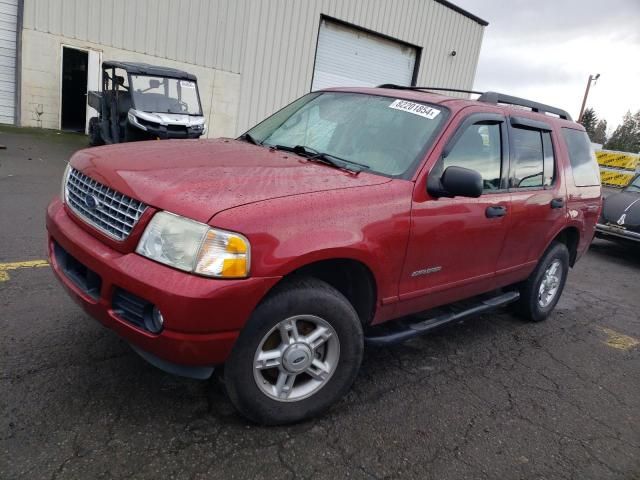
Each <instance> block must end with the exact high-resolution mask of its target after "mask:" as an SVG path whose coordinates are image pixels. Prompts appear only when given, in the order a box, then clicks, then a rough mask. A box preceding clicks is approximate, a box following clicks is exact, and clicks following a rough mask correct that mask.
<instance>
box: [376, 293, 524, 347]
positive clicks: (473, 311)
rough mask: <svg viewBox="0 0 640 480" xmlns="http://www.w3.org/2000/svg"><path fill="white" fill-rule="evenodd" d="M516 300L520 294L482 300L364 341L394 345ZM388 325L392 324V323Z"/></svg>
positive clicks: (377, 344)
mask: <svg viewBox="0 0 640 480" xmlns="http://www.w3.org/2000/svg"><path fill="white" fill-rule="evenodd" d="M518 298H520V292H506V293H502V294H500V295H498V296H496V297H491V298H487V299H485V300H482V301H480V302H479V303H476V304H475V305H472V306H471V307H469V308H467V309H465V310H462V311H458V312H451V313H445V314H442V315H439V316H437V317H434V318H428V319H426V320H422V321H420V322H416V323H409V324H404V325H403V327H404V328H402V329H400V330H396V331H394V332H391V333H386V334H383V335H375V333H374V334H373V335H371V336H365V338H364V341H365V343H366V344H367V345H370V346H375V347H383V346H388V345H395V344H398V343H402V342H405V341H407V340H409V339H411V338H414V337H417V336H419V335H424V334H425V333H428V332H430V331H432V330H434V329H436V328H439V327H442V326H443V325H447V324H449V323H454V322H459V321H461V320H464V319H466V318H468V317H472V316H475V315H479V314H481V313H485V312H489V311H491V310H495V309H496V308H498V307H502V306H503V305H507V304H509V303H512V302H515V301H516V300H518ZM389 323H393V321H392V322H389ZM374 329H375V327H374ZM372 333H373V332H372Z"/></svg>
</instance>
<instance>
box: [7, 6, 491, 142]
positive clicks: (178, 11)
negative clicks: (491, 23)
mask: <svg viewBox="0 0 640 480" xmlns="http://www.w3.org/2000/svg"><path fill="white" fill-rule="evenodd" d="M20 23H22V25H20ZM486 25H487V22H485V21H484V20H482V19H480V18H478V17H476V16H474V15H472V14H470V13H468V12H466V11H464V10H462V9H460V8H459V7H457V6H455V5H453V4H451V3H449V2H447V1H444V0H136V1H131V0H129V1H127V0H0V102H1V103H0V122H4V123H12V122H16V123H18V124H20V125H24V126H37V127H44V128H55V129H57V128H63V129H79V128H80V127H81V126H84V125H85V122H86V120H87V119H88V118H89V117H90V116H91V115H92V111H91V109H90V108H89V109H88V108H87V106H86V102H85V101H84V100H83V97H84V95H85V93H86V91H87V90H97V89H98V88H99V85H100V81H99V75H100V73H99V65H100V62H101V61H102V60H120V61H143V62H147V63H151V64H159V65H165V66H170V67H176V68H180V69H183V70H187V71H189V72H191V73H194V74H195V75H197V77H198V82H199V85H200V94H201V100H202V105H203V109H204V110H205V116H206V118H207V120H208V124H209V136H233V135H237V134H238V133H240V132H242V131H243V130H245V129H247V128H248V127H250V126H251V125H253V124H254V123H256V122H257V121H259V120H261V119H262V118H264V117H265V116H266V115H268V114H270V113H272V112H274V111H276V110H278V109H279V108H281V107H282V106H284V105H285V104H287V103H289V102H290V101H292V100H293V99H295V98H297V97H299V96H301V95H303V94H305V93H307V92H309V91H310V90H312V89H319V88H325V87H330V86H340V85H359V86H371V85H377V84H380V83H398V84H407V85H409V84H421V85H432V86H447V87H452V88H461V89H470V88H472V85H473V80H474V76H475V71H476V65H477V62H478V56H479V53H480V46H481V43H482V36H483V32H484V27H485V26H486ZM16 33H17V35H15V34H16ZM12 34H13V36H12ZM14 57H15V58H14ZM5 58H7V59H8V60H6V61H5ZM12 99H13V102H12V101H11V100H12ZM14 104H15V106H16V108H15V109H14ZM63 105H67V106H68V105H71V106H73V108H72V110H74V112H73V115H71V114H70V113H68V112H67V113H65V115H64V116H63V115H62V110H63ZM75 107H78V108H75ZM67 110H68V108H67ZM12 112H13V119H12ZM71 117H73V119H72V120H71Z"/></svg>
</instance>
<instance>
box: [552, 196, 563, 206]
mask: <svg viewBox="0 0 640 480" xmlns="http://www.w3.org/2000/svg"><path fill="white" fill-rule="evenodd" d="M562 207H564V198H554V199H553V200H551V208H562Z"/></svg>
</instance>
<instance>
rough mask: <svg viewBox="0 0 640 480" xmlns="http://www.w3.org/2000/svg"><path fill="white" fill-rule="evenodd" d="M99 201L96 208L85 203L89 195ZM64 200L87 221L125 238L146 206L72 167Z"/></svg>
mask: <svg viewBox="0 0 640 480" xmlns="http://www.w3.org/2000/svg"><path fill="white" fill-rule="evenodd" d="M89 195H90V196H92V197H93V198H94V199H95V200H96V201H97V202H96V203H97V207H96V208H93V209H92V208H89V206H88V205H86V203H85V198H86V197H87V196H89ZM65 201H66V204H67V205H68V206H69V208H71V210H72V211H73V212H74V213H75V214H77V215H78V216H79V217H80V218H82V219H83V220H84V221H85V222H86V223H88V224H89V225H91V226H92V227H94V228H96V229H97V230H99V231H100V232H102V233H104V234H105V235H107V236H109V237H110V238H113V239H115V240H118V241H123V240H126V239H127V238H128V237H129V235H130V234H131V231H132V230H133V228H134V227H135V226H136V224H137V223H138V221H139V220H140V217H141V216H142V214H143V213H144V212H145V210H146V209H147V206H146V205H145V204H144V203H142V202H140V201H139V200H135V199H133V198H131V197H128V196H126V195H124V194H122V193H120V192H117V191H116V190H113V189H112V188H109V187H107V186H106V185H103V184H101V183H100V182H98V181H96V180H94V179H92V178H91V177H89V176H87V175H85V174H84V173H81V172H79V171H78V170H76V169H75V168H72V169H71V171H70V172H69V176H68V177H67V182H66V184H65Z"/></svg>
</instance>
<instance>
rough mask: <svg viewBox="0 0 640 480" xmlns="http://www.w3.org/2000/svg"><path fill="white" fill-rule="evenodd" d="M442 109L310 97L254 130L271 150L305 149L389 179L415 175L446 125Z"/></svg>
mask: <svg viewBox="0 0 640 480" xmlns="http://www.w3.org/2000/svg"><path fill="white" fill-rule="evenodd" d="M444 116H445V115H444V112H443V109H442V108H441V107H438V106H435V105H427V104H421V103H415V102H410V101H406V100H400V99H395V98H391V97H381V96H377V95H366V94H360V93H346V92H319V93H310V94H308V95H305V96H304V97H302V98H300V99H298V100H296V101H295V102H293V103H292V104H291V105H289V106H287V107H285V108H283V109H282V110H280V111H279V112H277V113H276V114H274V115H273V116H271V117H269V118H267V119H266V120H265V121H263V122H262V123H260V124H259V125H257V126H256V127H254V128H252V129H251V130H249V132H247V133H249V134H250V137H251V138H253V139H255V140H256V141H257V143H261V144H264V145H267V146H275V145H280V146H284V147H295V146H297V145H302V146H305V147H308V148H309V149H313V150H315V151H317V152H322V153H325V154H328V155H332V156H335V157H338V158H340V159H344V160H346V161H350V162H354V163H357V164H360V165H363V166H364V167H365V168H366V169H367V171H372V172H377V173H381V174H384V175H389V176H402V175H405V174H410V173H412V169H413V168H414V167H415V165H416V164H417V163H418V162H419V161H420V160H421V157H422V155H423V154H424V150H425V148H426V147H427V146H428V145H430V144H431V141H432V140H433V137H434V136H435V134H436V133H437V131H438V129H439V126H440V125H441V124H442V123H443V117H444Z"/></svg>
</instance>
